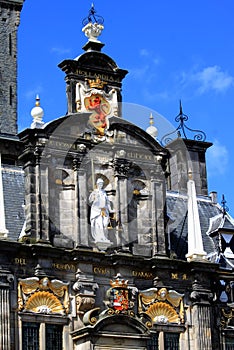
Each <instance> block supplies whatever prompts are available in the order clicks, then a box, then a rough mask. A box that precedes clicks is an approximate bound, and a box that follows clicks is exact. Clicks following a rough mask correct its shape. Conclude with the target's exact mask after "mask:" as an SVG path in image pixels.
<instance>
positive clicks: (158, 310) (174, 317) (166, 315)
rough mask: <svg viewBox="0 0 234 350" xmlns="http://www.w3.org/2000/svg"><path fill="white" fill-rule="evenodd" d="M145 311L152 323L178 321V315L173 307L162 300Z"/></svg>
mask: <svg viewBox="0 0 234 350" xmlns="http://www.w3.org/2000/svg"><path fill="white" fill-rule="evenodd" d="M146 313H147V314H148V315H149V316H150V317H151V319H152V321H153V322H154V323H172V322H176V323H178V321H179V316H178V314H177V313H176V311H175V310H174V309H173V307H172V306H170V305H168V304H166V303H163V302H157V303H154V304H153V305H151V306H150V307H149V308H148V310H147V311H146Z"/></svg>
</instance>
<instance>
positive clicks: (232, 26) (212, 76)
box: [18, 0, 234, 215]
mask: <svg viewBox="0 0 234 350" xmlns="http://www.w3.org/2000/svg"><path fill="white" fill-rule="evenodd" d="M94 5H95V8H96V10H97V13H98V14H100V15H102V16H103V17H104V20H105V22H104V26H105V29H104V31H103V33H102V35H101V36H100V40H101V41H102V42H103V43H105V46H104V48H103V50H102V51H103V52H105V53H106V54H108V55H109V56H111V57H112V58H113V59H114V60H115V61H116V62H117V64H118V66H119V67H120V68H124V69H127V70H128V71H129V74H128V75H127V76H126V78H125V80H124V82H123V100H124V102H127V103H133V104H138V105H141V106H145V107H146V113H145V115H144V112H143V113H142V115H139V114H134V113H133V115H131V113H130V114H129V115H127V116H124V117H125V118H126V119H128V120H130V121H132V122H134V123H135V124H137V125H138V126H141V127H142V128H144V129H145V128H147V127H148V125H149V114H148V111H152V112H153V115H154V117H155V125H156V126H157V115H158V114H160V115H161V116H163V117H164V118H166V119H167V120H168V121H169V122H170V123H171V124H173V126H175V127H177V124H176V122H175V121H174V118H175V117H176V115H177V114H178V113H179V100H180V99H181V100H182V104H183V111H184V113H186V114H187V115H188V116H189V120H188V122H187V125H188V126H189V127H190V128H194V129H201V130H203V131H204V132H205V133H206V136H207V139H206V140H207V141H210V142H213V144H214V146H213V147H211V148H210V149H209V150H208V151H207V163H208V179H209V191H213V190H215V191H217V192H218V199H219V201H221V195H222V194H223V193H224V194H225V197H226V200H227V205H228V206H229V208H230V213H231V214H232V215H233V213H234V186H233V174H234V162H233V159H234V147H233V128H234V120H233V119H234V60H233V53H234V40H233V37H234V21H233V13H234V2H233V0H223V1H222V2H221V1H220V0H205V1H204V0H203V1H202V0H196V1H195V0H190V1H187V0H177V1H174V0H164V1H155V0H147V1H145V2H143V3H142V2H140V3H139V2H135V1H126V0H125V1H123V0H118V1H116V2H110V1H104V0H96V1H95V2H94ZM90 7H91V1H90V2H89V1H86V0H80V1H79V0H76V1H75V0H67V1H66V2H64V1H61V2H59V1H55V0H50V1H48V0H40V1H33V0H26V1H25V3H24V7H23V10H22V13H21V23H20V27H19V38H18V48H19V51H18V52H19V53H18V62H19V66H18V73H19V89H18V101H19V102H18V112H19V131H20V130H22V129H24V128H26V127H29V126H30V124H31V115H30V110H31V108H32V107H33V105H34V101H35V95H36V94H37V93H39V94H40V98H41V106H42V107H43V109H44V113H45V116H44V120H45V121H50V120H53V119H54V118H58V117H60V116H62V115H64V114H65V113H66V109H67V107H66V94H65V82H64V73H63V72H62V71H60V69H59V68H58V67H57V65H58V63H60V62H61V61H62V60H64V59H73V58H75V57H77V56H78V55H80V54H81V53H82V52H83V50H82V46H83V45H84V44H85V43H86V41H87V40H86V37H85V36H84V34H83V33H82V20H83V18H84V17H86V16H87V14H88V10H89V9H90ZM159 124H160V123H159ZM158 129H159V133H160V125H158ZM188 136H189V135H188Z"/></svg>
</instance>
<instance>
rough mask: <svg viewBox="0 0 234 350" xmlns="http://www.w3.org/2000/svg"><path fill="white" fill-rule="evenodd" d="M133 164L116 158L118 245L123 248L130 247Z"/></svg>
mask: <svg viewBox="0 0 234 350" xmlns="http://www.w3.org/2000/svg"><path fill="white" fill-rule="evenodd" d="M131 164H132V163H131V162H130V161H128V160H126V159H123V158H116V159H115V160H114V170H115V179H116V205H115V207H116V221H117V228H116V229H117V233H118V238H117V245H121V246H122V247H124V246H126V245H128V244H129V243H130V242H129V232H128V221H129V220H128V183H127V182H128V179H127V176H128V172H129V169H130V167H131Z"/></svg>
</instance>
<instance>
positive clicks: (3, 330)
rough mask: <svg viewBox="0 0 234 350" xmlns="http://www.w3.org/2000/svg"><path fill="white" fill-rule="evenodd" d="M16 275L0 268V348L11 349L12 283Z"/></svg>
mask: <svg viewBox="0 0 234 350" xmlns="http://www.w3.org/2000/svg"><path fill="white" fill-rule="evenodd" d="M13 280H14V276H13V275H12V274H11V273H10V272H9V271H5V270H2V269H0V310H1V312H0V349H1V350H10V349H11V338H10V330H11V324H10V284H11V282H12V281H13Z"/></svg>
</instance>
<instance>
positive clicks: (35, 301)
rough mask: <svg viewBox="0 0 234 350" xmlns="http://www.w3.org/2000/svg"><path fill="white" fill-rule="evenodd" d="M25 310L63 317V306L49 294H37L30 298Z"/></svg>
mask: <svg viewBox="0 0 234 350" xmlns="http://www.w3.org/2000/svg"><path fill="white" fill-rule="evenodd" d="M25 310H27V311H31V312H35V313H44V314H54V313H56V314H62V315H64V310H63V305H62V303H61V302H60V301H59V299H58V298H57V297H56V296H55V295H54V294H52V293H50V292H45V291H43V292H37V293H34V294H33V295H31V296H30V298H29V299H28V300H27V302H26V304H25Z"/></svg>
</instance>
